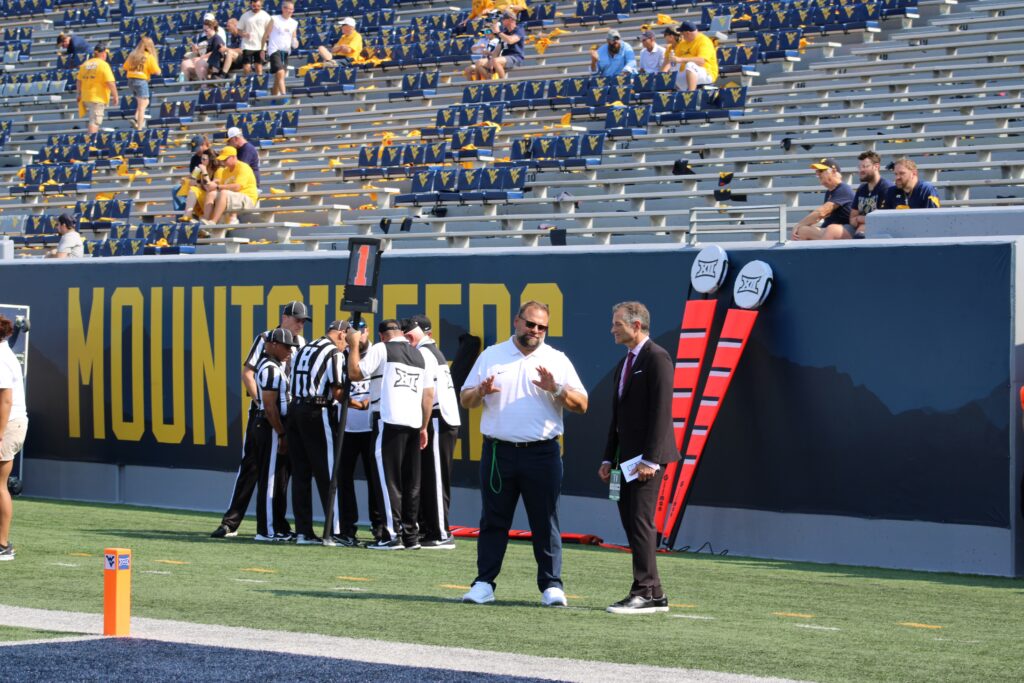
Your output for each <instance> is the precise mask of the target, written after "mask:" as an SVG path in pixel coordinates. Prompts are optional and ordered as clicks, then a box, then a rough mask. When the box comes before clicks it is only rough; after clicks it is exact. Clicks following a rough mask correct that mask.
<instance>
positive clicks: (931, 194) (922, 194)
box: [885, 157, 939, 209]
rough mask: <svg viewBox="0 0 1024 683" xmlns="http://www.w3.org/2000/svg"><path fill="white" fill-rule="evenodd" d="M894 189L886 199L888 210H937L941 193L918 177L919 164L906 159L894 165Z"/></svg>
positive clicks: (891, 189)
mask: <svg viewBox="0 0 1024 683" xmlns="http://www.w3.org/2000/svg"><path fill="white" fill-rule="evenodd" d="M893 166H894V169H893V187H891V188H889V194H888V195H886V198H885V208H887V209H937V208H939V191H938V190H936V189H935V186H934V185H932V184H931V183H927V182H925V181H923V180H920V179H918V177H917V164H916V163H914V162H913V160H911V159H907V158H906V157H904V158H903V159H897V160H896V163H895V164H894V165H893Z"/></svg>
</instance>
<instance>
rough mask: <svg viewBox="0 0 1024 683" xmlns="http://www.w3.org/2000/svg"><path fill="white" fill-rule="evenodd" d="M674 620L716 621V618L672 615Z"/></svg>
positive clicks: (698, 615)
mask: <svg viewBox="0 0 1024 683" xmlns="http://www.w3.org/2000/svg"><path fill="white" fill-rule="evenodd" d="M669 616H670V617H672V618H673V619H695V620H697V621H714V620H715V618H714V617H706V616H704V615H701V614H670V615H669Z"/></svg>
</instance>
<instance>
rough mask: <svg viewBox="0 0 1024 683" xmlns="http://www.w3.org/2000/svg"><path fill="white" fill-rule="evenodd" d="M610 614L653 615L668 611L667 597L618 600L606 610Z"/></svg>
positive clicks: (640, 597)
mask: <svg viewBox="0 0 1024 683" xmlns="http://www.w3.org/2000/svg"><path fill="white" fill-rule="evenodd" d="M607 611H608V612H611V613H612V614H654V613H655V612H667V611H668V597H666V596H662V597H660V598H645V597H643V596H640V595H630V596H629V597H627V598H626V599H625V600H619V601H618V602H617V603H615V604H614V605H610V606H609V607H608V609H607Z"/></svg>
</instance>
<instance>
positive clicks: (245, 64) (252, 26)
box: [238, 0, 270, 161]
mask: <svg viewBox="0 0 1024 683" xmlns="http://www.w3.org/2000/svg"><path fill="white" fill-rule="evenodd" d="M269 23H270V15H269V14H267V13H266V12H265V11H264V10H263V0H249V9H248V11H246V12H245V13H244V14H243V15H242V16H241V18H240V19H239V20H238V30H239V32H240V33H241V34H242V68H243V69H244V70H245V73H246V74H248V73H250V72H251V71H252V67H253V66H255V67H256V73H258V74H260V75H263V61H264V60H263V34H265V33H266V32H267V24H269ZM243 161H244V159H243Z"/></svg>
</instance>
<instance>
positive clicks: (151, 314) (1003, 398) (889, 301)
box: [0, 240, 1020, 530]
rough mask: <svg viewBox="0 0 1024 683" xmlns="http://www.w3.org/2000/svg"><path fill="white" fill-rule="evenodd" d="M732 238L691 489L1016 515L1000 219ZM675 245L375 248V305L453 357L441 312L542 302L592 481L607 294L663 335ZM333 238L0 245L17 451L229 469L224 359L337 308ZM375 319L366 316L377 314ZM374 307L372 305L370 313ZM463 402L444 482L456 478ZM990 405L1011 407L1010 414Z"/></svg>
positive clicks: (231, 364) (920, 511)
mask: <svg viewBox="0 0 1024 683" xmlns="http://www.w3.org/2000/svg"><path fill="white" fill-rule="evenodd" d="M858 246H859V247H860V248H792V247H787V248H763V249H758V248H747V247H736V248H732V249H731V250H730V257H731V264H730V271H731V275H730V277H729V279H728V281H727V283H726V287H725V288H724V289H723V291H722V292H721V293H720V294H719V299H720V306H719V310H720V315H719V324H720V322H721V317H722V315H723V314H724V310H725V308H726V307H727V306H728V305H729V304H731V297H732V282H733V277H734V274H735V273H737V272H739V270H740V268H741V267H742V266H743V265H744V264H745V263H747V262H749V261H751V260H754V259H760V260H763V261H765V262H767V263H768V264H769V265H770V266H771V267H772V268H773V270H774V274H775V286H774V290H773V292H772V294H771V296H770V297H769V299H768V301H767V303H766V305H765V306H764V307H763V309H762V312H761V315H760V317H759V319H758V321H757V324H756V326H755V329H754V332H753V335H752V337H751V340H750V343H749V344H748V347H747V350H746V352H745V355H744V358H743V359H742V361H741V363H740V365H739V368H738V371H737V374H736V377H735V379H734V381H733V384H732V387H731V389H730V392H729V395H728V396H727V398H726V400H725V402H724V405H723V407H722V410H721V412H720V415H719V418H718V421H717V423H716V424H715V426H714V428H713V431H712V433H711V436H710V439H709V442H708V446H707V450H706V452H705V456H704V458H703V462H702V465H701V469H700V471H699V473H698V477H697V480H696V483H695V484H694V487H693V489H692V502H693V503H694V504H695V505H698V506H701V507H702V508H704V507H706V508H729V509H748V510H753V511H757V510H761V511H770V512H781V513H799V514H809V515H826V516H827V515H838V516H843V517H854V518H864V519H888V520H908V521H923V522H931V523H940V524H942V523H944V524H960V525H970V526H980V527H992V528H996V529H1005V530H1010V529H1011V528H1012V529H1014V530H1016V529H1017V528H1018V524H1019V516H1020V510H1019V508H1020V483H1019V482H1018V481H1017V478H1018V477H1019V471H1020V463H1019V456H1018V448H1017V446H1016V444H1017V437H1018V434H1017V430H1019V429H1020V426H1019V423H1020V413H1019V408H1016V407H1015V405H1016V399H1015V391H1016V388H1017V384H1016V380H1017V379H1018V378H1017V377H1016V376H1015V374H1016V372H1017V371H1016V370H1015V369H1014V368H1013V367H1012V366H1013V365H1014V363H1015V362H1016V361H1015V360H1014V359H1015V358H1016V355H1017V348H1016V340H1015V339H1014V334H1015V332H1014V330H1015V324H1016V319H1015V314H1014V311H1015V307H1016V305H1017V302H1016V300H1015V295H1014V286H1015V282H1016V277H1017V275H1016V273H1015V269H1016V265H1015V258H1014V254H1015V247H1016V244H1015V242H1014V241H1013V240H1007V241H981V242H977V243H965V244H959V243H952V242H950V243H937V244H929V245H925V244H913V245H910V244H903V243H900V242H896V241H891V242H879V243H878V244H872V245H858ZM696 253H697V251H696V250H695V249H692V248H683V247H669V246H664V245H661V246H657V247H649V248H644V247H634V248H611V249H602V250H589V249H580V248H575V247H568V248H561V249H559V248H544V249H537V250H528V249H521V250H465V251H462V250H459V251H456V250H451V251H446V252H443V253H442V254H439V253H438V252H436V251H430V252H428V251H415V252H414V251H409V252H401V251H398V252H388V253H387V254H386V255H385V257H384V262H383V266H382V281H383V283H384V284H383V292H382V301H381V304H382V308H381V315H383V316H386V317H392V316H399V317H400V316H404V315H409V314H412V313H414V312H421V311H425V312H426V313H427V315H428V316H430V317H431V318H432V319H433V320H434V326H435V331H436V332H435V334H436V336H437V337H438V339H439V343H440V345H441V348H442V350H443V351H444V352H445V353H446V354H447V355H448V358H449V359H451V358H452V357H453V355H454V353H455V350H456V349H457V346H458V338H459V336H460V334H463V333H466V332H469V333H472V334H476V335H479V336H481V337H482V338H483V339H484V343H485V344H487V345H489V344H492V343H494V342H495V341H496V340H497V341H500V340H504V339H507V338H508V336H509V334H510V330H511V320H512V316H513V315H514V313H515V311H516V308H517V306H518V305H519V303H520V302H521V301H523V300H526V299H531V298H534V299H539V300H543V301H546V302H547V303H549V304H551V306H552V316H551V329H550V332H549V338H548V341H549V343H551V344H552V345H553V346H555V347H556V348H558V349H561V350H563V351H565V352H566V353H567V354H568V355H569V357H570V359H571V360H572V361H573V363H574V364H575V366H576V368H577V371H578V372H579V374H580V376H581V378H582V380H583V382H584V384H585V385H586V388H587V389H588V391H589V393H590V411H589V412H588V414H587V415H585V416H577V415H569V416H568V417H567V418H566V435H565V462H566V469H565V480H564V484H563V491H564V492H565V493H566V494H567V495H572V496H582V497H590V498H599V497H602V496H604V495H606V490H605V488H604V487H603V486H602V485H601V484H600V483H599V482H598V480H597V478H596V476H595V471H596V469H597V466H598V464H599V460H600V455H601V453H602V450H603V445H604V440H605V436H606V430H607V424H608V418H609V414H610V399H611V392H612V391H613V379H612V377H611V370H612V368H613V366H614V364H615V363H616V361H617V360H618V358H619V357H620V355H621V354H622V353H623V349H622V348H621V347H617V346H615V345H614V344H613V342H612V339H611V335H610V333H609V326H610V317H611V313H610V310H611V306H612V305H613V304H614V303H616V302H618V301H622V300H627V299H638V300H640V301H643V302H645V303H646V304H647V305H648V306H649V308H650V309H651V313H652V319H653V321H652V336H653V337H654V338H655V339H656V340H657V341H658V342H659V343H660V344H661V345H663V346H664V347H666V348H667V349H669V350H670V351H671V352H673V353H674V351H675V347H676V340H677V334H678V327H679V323H680V319H681V316H682V312H683V307H684V305H685V302H686V300H687V297H688V295H689V274H690V267H691V264H692V261H693V258H694V256H695V255H696ZM346 257H347V254H346V253H345V252H322V253H305V252H301V253H300V252H294V253H280V252H279V253H274V254H272V255H256V256H251V257H245V258H238V257H231V256H201V257H190V258H176V257H124V258H108V259H88V260H85V261H81V262H62V263H53V262H46V263H44V262H17V263H13V264H8V265H5V266H4V267H3V268H0V286H2V287H3V291H4V292H5V294H4V300H5V301H6V302H7V303H15V304H27V305H30V306H31V307H32V330H31V354H30V358H29V411H30V418H31V425H32V427H31V430H30V434H29V440H28V443H27V445H26V457H28V458H45V459H56V460H70V461H81V462H94V463H105V464H116V465H129V466H155V467H173V468H188V469H200V470H203V469H205V470H221V471H228V470H233V469H234V468H235V466H236V464H237V460H238V455H239V453H240V451H241V437H242V432H243V422H242V420H243V416H244V414H245V413H244V410H243V407H244V402H243V399H242V387H241V380H240V370H241V362H242V358H243V356H244V354H245V352H246V351H247V350H248V347H249V345H250V343H251V341H252V338H253V336H254V334H256V333H257V332H259V331H261V330H262V329H265V328H266V327H268V326H272V325H274V324H276V321H277V319H278V317H279V311H280V307H281V306H282V305H283V304H284V303H286V302H287V301H289V300H291V299H293V298H301V299H303V300H305V301H306V302H307V303H309V304H310V305H311V307H312V312H313V320H312V321H311V323H310V324H309V325H308V326H307V335H306V336H307V338H314V337H316V336H318V335H319V334H320V333H322V331H323V330H324V328H325V326H326V324H327V323H328V322H329V321H330V320H332V319H334V318H335V317H339V316H342V315H346V314H343V313H341V312H340V311H339V310H338V305H339V302H340V301H341V294H342V291H343V288H342V286H341V282H342V281H343V279H344V274H345V266H346ZM378 318H379V316H378ZM371 322H372V321H371ZM478 421H479V418H478V416H477V415H472V416H470V419H469V420H467V425H466V427H465V428H464V430H463V434H462V437H463V438H462V439H461V440H460V442H459V446H458V449H459V450H458V453H457V456H458V459H457V461H456V464H455V475H454V481H455V483H456V484H457V485H459V486H468V487H475V485H476V482H477V481H478V462H477V461H478V459H479V451H480V437H479V434H478V432H477V429H476V424H477V423H478ZM1011 422H1012V424H1011Z"/></svg>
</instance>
